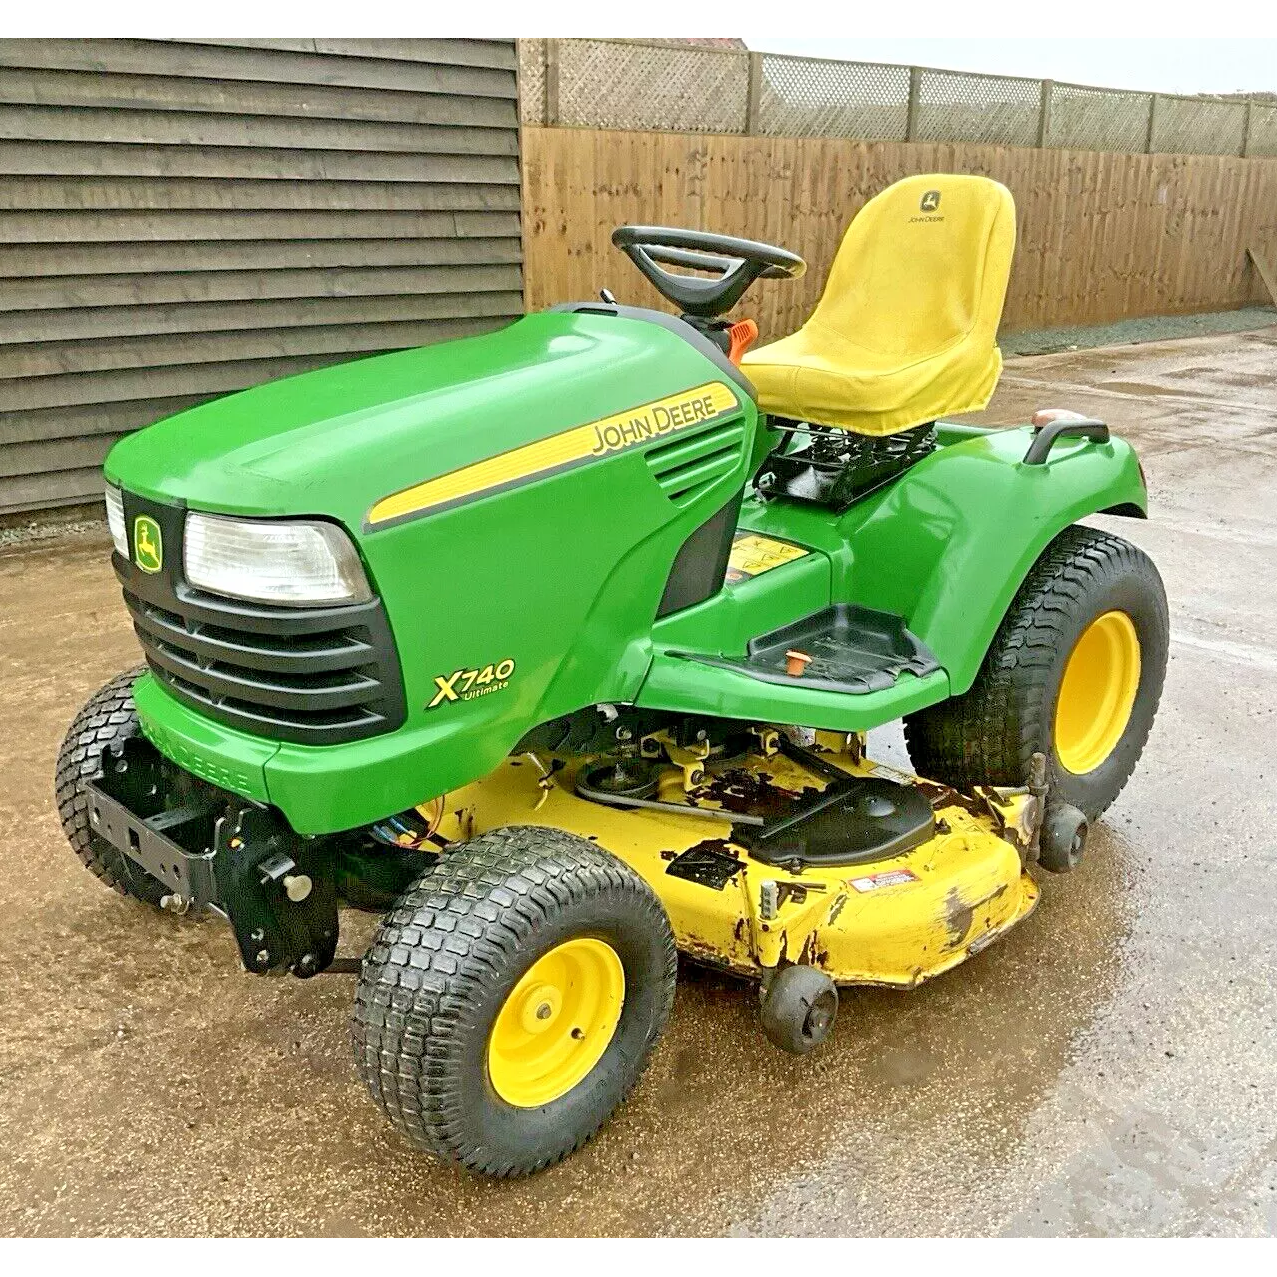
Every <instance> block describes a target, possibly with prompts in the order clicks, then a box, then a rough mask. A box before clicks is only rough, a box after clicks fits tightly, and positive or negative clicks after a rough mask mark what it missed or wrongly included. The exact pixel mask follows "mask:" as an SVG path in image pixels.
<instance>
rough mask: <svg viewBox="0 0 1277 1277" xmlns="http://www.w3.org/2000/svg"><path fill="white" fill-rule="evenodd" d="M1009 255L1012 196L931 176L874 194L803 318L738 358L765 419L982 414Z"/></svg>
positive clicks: (835, 420)
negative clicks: (808, 314)
mask: <svg viewBox="0 0 1277 1277" xmlns="http://www.w3.org/2000/svg"><path fill="white" fill-rule="evenodd" d="M1014 251H1015V203H1014V201H1013V200H1012V198H1011V192H1010V191H1008V190H1007V189H1006V187H1005V186H1002V185H1001V184H1000V183H998V182H994V181H991V180H990V179H989V178H986V177H969V176H960V175H956V174H950V173H929V174H923V175H922V176H919V177H908V178H905V179H904V180H903V181H901V182H897V183H895V185H893V186H889V187H888V188H887V189H886V190H885V191H883V192H882V193H881V194H879V195H876V196H874V198H873V199H871V200H870V201H869V202H868V203H867V204H866V205H865V206H864V208H862V209H861V210H860V212H859V214H858V215H857V216H856V217H855V218H854V219H853V221H852V223H851V225H850V226H849V227H848V228H847V233H846V235H845V236H844V237H843V241H842V244H841V246H840V247H839V249H838V254H837V256H836V257H835V258H834V264H833V269H832V270H831V271H830V272H829V279H828V281H827V283H826V284H825V291H824V294H823V296H822V297H821V299H820V301H819V303H818V304H817V306H816V309H815V310H814V311H813V312H812V314H811V318H810V319H808V320H807V322H806V323H805V324H804V325H803V326H802V327H801V328H800V329H799V330H798V331H797V332H796V333H793V334H791V335H790V336H788V337H784V338H782V339H781V340H780V341H776V342H772V343H771V344H770V345H768V346H762V347H760V348H759V349H757V350H755V351H751V352H750V353H749V354H747V355H746V356H745V357H744V359H743V360H742V361H741V363H742V367H743V368H744V370H745V371H746V372H747V373H748V375H749V378H750V380H751V381H752V382H753V383H754V385H755V387H756V388H757V390H758V399H759V405H760V407H761V408H762V409H763V410H764V411H765V412H768V413H772V414H775V415H778V416H784V417H793V418H796V419H798V420H800V421H810V422H814V423H818V424H820V425H825V426H841V427H842V428H843V429H846V430H855V431H858V432H860V433H861V434H867V435H888V434H894V433H895V432H896V431H898V430H907V429H908V428H909V427H910V426H917V425H921V424H923V423H924V422H928V421H934V420H935V419H936V418H937V417H939V416H942V415H945V414H955V413H961V412H974V411H976V410H977V409H980V408H983V407H984V406H985V405H986V404H987V403H988V402H989V398H990V396H991V395H992V394H993V389H994V387H995V386H996V385H997V381H998V374H999V373H1000V372H1001V371H1002V355H1001V352H1000V351H999V350H998V347H997V332H998V322H999V320H1000V319H1001V317H1002V303H1003V300H1004V298H1005V296H1006V288H1007V278H1008V276H1009V274H1010V271H1011V257H1012V254H1013V252H1014Z"/></svg>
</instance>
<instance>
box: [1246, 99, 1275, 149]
mask: <svg viewBox="0 0 1277 1277" xmlns="http://www.w3.org/2000/svg"><path fill="white" fill-rule="evenodd" d="M1246 154H1247V155H1277V106H1253V107H1251V116H1250V144H1249V145H1248V146H1247V147H1246Z"/></svg>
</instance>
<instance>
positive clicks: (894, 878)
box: [851, 869, 918, 891]
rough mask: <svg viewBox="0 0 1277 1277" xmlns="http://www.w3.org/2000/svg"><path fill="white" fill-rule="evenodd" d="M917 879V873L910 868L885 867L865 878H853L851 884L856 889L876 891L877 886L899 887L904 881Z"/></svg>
mask: <svg viewBox="0 0 1277 1277" xmlns="http://www.w3.org/2000/svg"><path fill="white" fill-rule="evenodd" d="M917 881H918V875H917V874H916V873H914V872H913V870H912V869H885V870H883V872H882V873H876V874H870V875H869V876H868V877H866V878H853V879H852V880H851V885H852V886H853V887H855V889H856V890H857V891H877V890H878V888H879V887H899V886H902V885H903V884H904V883H906V882H917Z"/></svg>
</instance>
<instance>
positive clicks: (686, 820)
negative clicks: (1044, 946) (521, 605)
mask: <svg viewBox="0 0 1277 1277" xmlns="http://www.w3.org/2000/svg"><path fill="white" fill-rule="evenodd" d="M853 740H854V738H853ZM820 757H821V760H822V761H823V762H826V763H832V764H833V765H834V766H836V767H838V768H840V769H841V770H843V771H846V772H849V773H851V774H853V775H862V776H880V777H886V778H887V779H891V780H896V781H902V782H906V783H915V784H920V785H923V786H924V788H925V791H926V792H928V793H929V794H930V795H932V796H933V807H934V809H935V816H936V833H935V835H934V836H933V837H932V838H931V839H930V840H929V841H928V842H925V843H923V844H922V845H921V846H918V847H915V848H914V849H913V850H911V851H908V852H905V853H904V854H900V855H896V856H893V857H891V858H890V859H885V860H878V861H873V862H868V863H858V864H855V865H842V866H830V865H812V866H810V867H807V868H804V869H802V870H801V871H798V872H791V871H789V870H787V869H782V868H778V867H777V866H775V865H771V864H766V863H763V862H762V861H761V860H758V859H755V858H754V857H753V856H752V855H751V853H750V852H749V850H748V849H747V848H745V847H744V846H741V845H739V844H738V843H735V842H733V841H732V834H733V830H732V825H731V823H730V821H729V820H727V819H721V820H720V819H713V818H709V817H706V816H703V815H702V816H690V815H689V816H682V815H679V814H677V813H674V812H670V811H667V810H652V809H641V810H634V809H629V810H627V809H622V808H616V807H609V806H604V805H602V804H600V803H598V802H595V801H591V800H587V799H584V798H581V797H579V796H578V795H577V794H576V792H575V783H576V778H577V774H578V772H579V770H580V766H581V764H579V763H568V764H567V765H566V766H563V767H561V768H559V769H558V770H549V769H547V768H546V767H545V766H543V765H542V764H543V763H544V762H545V760H534V759H532V758H530V757H528V756H524V757H521V758H513V759H509V760H507V761H506V762H505V763H504V764H503V765H502V766H501V767H499V768H498V769H497V770H496V771H494V772H492V773H491V774H490V775H488V776H486V777H485V778H484V779H482V780H480V781H476V782H475V783H473V784H471V785H468V786H466V787H465V788H464V789H461V790H457V791H455V792H454V793H453V794H450V795H449V796H448V799H447V803H446V808H445V815H444V818H443V821H442V823H441V825H440V829H439V832H440V833H441V834H443V835H444V836H445V837H448V838H470V837H473V836H475V835H476V834H481V833H484V832H485V831H487V830H490V829H495V828H499V827H501V826H505V825H547V826H552V827H554V828H557V829H563V830H567V831H568V832H571V833H575V834H578V835H580V836H581V837H584V838H588V839H590V840H592V841H594V842H597V843H598V844H599V845H600V846H601V847H604V848H606V850H608V851H610V852H612V853H613V854H614V855H616V856H619V857H620V858H621V859H622V860H624V861H625V862H626V863H627V864H629V865H630V866H632V867H633V868H634V869H635V870H636V871H637V872H638V873H639V874H641V875H642V876H643V877H644V878H645V879H646V880H647V881H648V883H650V884H651V886H652V888H653V889H654V890H655V891H656V893H657V895H658V896H659V897H660V899H661V900H662V901H663V903H664V905H665V908H666V910H667V911H668V913H669V916H670V920H671V923H672V925H673V928H674V935H675V939H676V941H677V944H678V947H679V949H680V950H681V951H682V952H684V953H685V954H687V955H688V956H689V957H691V958H694V959H696V960H698V961H701V962H705V963H708V964H711V965H713V966H717V967H721V968H725V969H727V970H730V971H733V972H736V973H737V974H740V975H743V976H753V977H758V976H760V975H761V974H762V973H763V972H764V971H765V970H767V969H770V968H775V967H777V966H780V965H783V964H785V963H806V964H808V965H810V966H813V967H816V968H817V969H819V970H821V971H824V972H825V973H826V974H828V975H829V976H830V977H831V978H832V979H833V980H834V981H835V982H836V983H838V984H881V985H893V986H903V987H911V986H913V985H917V984H920V983H921V982H922V981H924V980H927V979H929V978H930V977H932V976H934V975H938V974H939V973H940V972H942V971H946V970H948V969H949V968H950V967H953V966H956V965H957V964H958V963H959V962H962V961H963V960H964V959H965V958H967V957H969V956H970V955H971V954H973V953H978V952H979V951H980V950H981V949H983V948H985V947H986V946H987V945H988V944H990V943H991V942H992V941H993V940H994V939H995V938H996V937H997V936H999V935H1001V934H1002V933H1003V932H1004V931H1006V930H1008V929H1009V928H1010V927H1012V926H1014V925H1015V924H1016V923H1017V922H1019V921H1020V919H1022V918H1024V917H1027V916H1028V914H1029V913H1031V912H1032V910H1033V908H1034V906H1035V905H1036V904H1037V902H1038V888H1037V885H1036V884H1035V883H1034V881H1033V879H1032V878H1031V877H1030V876H1029V874H1028V873H1027V872H1025V871H1024V870H1023V868H1022V860H1021V854H1020V850H1019V849H1018V846H1017V845H1016V839H1017V832H1016V830H1017V825H1022V824H1023V823H1024V820H1023V816H1024V811H1025V807H1024V804H1025V803H1026V801H1027V802H1032V800H1031V799H1026V798H1024V797H1023V796H1007V795H1005V794H1003V795H994V794H992V793H991V792H990V791H982V792H981V795H980V796H979V797H978V798H975V799H968V798H965V797H963V796H961V795H959V794H956V793H954V792H953V791H952V790H945V789H943V788H942V787H940V786H933V785H930V784H929V783H928V782H925V781H918V780H917V778H916V777H911V776H907V775H905V774H903V773H900V772H896V771H894V770H892V769H889V768H886V767H883V766H882V765H880V764H876V763H873V762H872V761H870V760H867V759H865V760H858V759H857V758H856V757H855V755H854V754H852V753H824V754H821V755H820ZM727 766H728V765H727V764H723V765H721V766H718V767H716V766H715V765H714V764H713V763H710V764H708V775H707V777H706V780H705V782H704V783H703V784H701V785H698V786H696V787H694V788H692V789H691V790H688V789H687V788H686V786H685V781H684V776H685V773H684V771H683V770H682V769H680V768H679V767H668V768H666V769H665V771H664V772H663V774H662V777H661V782H660V790H659V799H660V801H662V802H668V803H679V804H684V805H694V806H697V807H700V808H701V809H706V808H718V809H721V802H720V801H719V799H718V798H717V797H715V796H714V795H715V791H716V785H715V780H716V773H721V772H722V771H723V770H724V768H726V767H727ZM730 768H731V770H732V773H733V775H735V776H736V777H738V778H739V777H740V776H741V774H742V773H749V774H750V775H752V776H754V777H757V778H758V779H759V780H760V781H761V782H762V783H763V784H764V785H766V786H769V787H772V788H774V789H776V790H779V791H787V792H789V793H791V794H798V793H802V792H803V791H804V790H810V789H812V788H816V789H820V790H823V789H824V788H825V785H826V784H827V783H828V782H827V781H826V780H825V779H823V778H821V777H820V776H819V775H818V774H816V773H814V772H813V771H811V770H810V769H808V768H806V767H804V766H803V765H802V764H801V763H800V762H799V761H796V760H795V759H793V758H790V757H787V756H785V755H783V754H774V755H772V756H770V757H764V756H761V755H749V756H747V757H746V758H743V759H735V760H732V761H731V763H730ZM547 772H548V774H547ZM718 792H719V793H721V786H720V787H718ZM689 852H692V853H694V854H693V855H692V856H690V857H689V856H688V855H687V853H689ZM680 857H682V858H683V859H681V860H680Z"/></svg>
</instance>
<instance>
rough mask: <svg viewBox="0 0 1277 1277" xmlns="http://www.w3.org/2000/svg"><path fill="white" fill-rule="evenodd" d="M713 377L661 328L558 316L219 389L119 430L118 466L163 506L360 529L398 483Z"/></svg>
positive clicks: (117, 477)
mask: <svg viewBox="0 0 1277 1277" xmlns="http://www.w3.org/2000/svg"><path fill="white" fill-rule="evenodd" d="M713 372H714V370H713V368H712V367H707V364H706V360H705V358H704V356H702V355H701V354H699V353H698V352H697V351H696V350H695V349H694V348H693V347H692V346H690V345H689V344H688V343H687V342H686V341H684V340H682V339H681V338H680V337H679V336H677V335H676V334H675V333H672V332H670V331H668V330H667V329H665V328H662V327H660V326H658V325H656V324H652V323H646V322H638V321H635V320H632V319H623V318H617V317H614V316H611V315H599V314H571V313H562V312H547V313H542V314H537V315H530V316H528V317H526V318H524V319H522V320H519V321H518V322H516V323H514V324H511V325H510V326H509V327H507V328H505V329H502V330H501V331H499V332H495V333H490V334H487V335H485V336H482V337H473V338H468V339H466V340H463V341H454V342H448V343H446V344H442V345H437V346H427V347H423V348H420V349H416V350H405V351H398V352H395V353H393V354H389V355H380V356H377V357H375V358H371V359H360V360H357V361H355V362H352V363H345V364H339V365H337V366H335V367H332V368H324V369H321V370H319V371H317V372H310V373H304V374H301V375H300V376H296V377H288V378H285V379H283V380H282V381H275V382H270V383H267V384H266V385H262V386H256V387H254V388H253V389H251V390H245V391H241V392H240V393H238V394H233V395H228V396H226V397H225V398H222V399H215V400H213V401H211V402H209V403H206V404H202V405H200V406H199V407H197V408H192V409H189V410H188V411H186V412H182V413H179V414H178V415H177V416H174V417H169V418H167V419H165V420H163V421H160V422H157V423H156V424H155V425H153V426H150V427H148V428H147V429H145V430H141V431H139V432H137V433H136V434H133V435H130V436H129V437H127V438H125V439H122V440H121V441H120V442H119V443H118V444H116V446H115V447H114V448H113V449H112V450H111V453H110V455H109V456H108V457H107V461H106V476H107V478H108V479H109V480H110V481H111V482H112V483H116V484H120V485H122V486H124V487H126V488H128V489H130V490H131V491H134V492H137V493H139V494H141V495H143V496H147V497H150V498H152V499H154V500H158V501H166V502H177V503H183V504H186V505H189V506H192V507H194V508H197V509H205V510H211V511H216V512H221V513H226V514H241V515H307V514H311V515H327V516H329V517H332V518H336V519H339V520H341V521H342V522H343V523H345V524H346V525H347V526H348V527H349V528H351V529H352V530H356V529H358V528H359V527H360V525H361V523H362V521H363V518H364V515H365V514H366V513H367V511H368V510H369V508H370V507H371V506H372V505H373V503H374V502H376V501H377V500H379V499H380V498H382V497H385V496H386V495H388V494H389V493H392V492H395V491H397V490H399V489H401V488H404V487H407V486H408V485H410V484H414V483H419V482H422V481H423V480H426V479H430V478H433V477H435V476H437V475H440V474H446V473H448V472H449V471H451V470H454V469H457V468H458V467H461V466H465V465H468V464H470V463H472V462H474V461H476V460H481V459H483V458H485V457H490V456H494V455H497V454H499V453H502V452H506V451H508V450H510V449H512V448H517V447H519V446H520V445H522V444H525V443H529V442H532V441H534V440H537V439H540V438H543V437H545V436H547V435H551V434H554V433H555V432H557V431H560V430H562V429H564V428H565V427H567V426H571V425H573V424H575V423H578V422H583V421H589V420H591V419H593V418H597V417H604V416H607V415H608V414H610V413H615V412H621V411H623V410H624V409H626V408H629V407H632V406H633V405H635V404H638V403H642V402H644V401H645V400H650V399H653V398H656V397H658V396H660V395H663V394H668V393H672V392H675V391H678V390H681V389H683V388H685V387H687V386H688V385H690V384H693V383H695V382H697V381H704V380H706V378H707V373H708V374H709V375H713Z"/></svg>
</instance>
